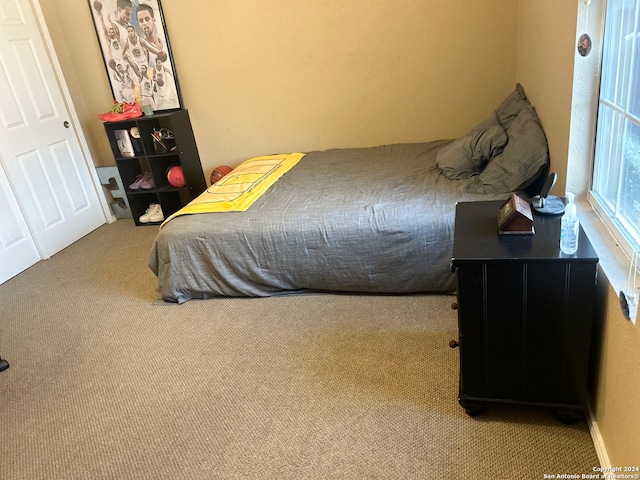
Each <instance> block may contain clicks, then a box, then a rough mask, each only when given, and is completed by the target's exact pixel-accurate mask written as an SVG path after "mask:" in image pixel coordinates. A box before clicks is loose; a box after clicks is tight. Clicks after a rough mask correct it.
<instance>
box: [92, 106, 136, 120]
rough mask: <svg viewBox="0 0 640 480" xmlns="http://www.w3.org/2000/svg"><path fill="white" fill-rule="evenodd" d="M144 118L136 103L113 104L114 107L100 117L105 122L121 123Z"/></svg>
mask: <svg viewBox="0 0 640 480" xmlns="http://www.w3.org/2000/svg"><path fill="white" fill-rule="evenodd" d="M141 116H142V110H141V109H140V107H139V106H138V104H136V103H127V102H121V103H118V102H113V107H111V110H110V111H109V112H107V113H101V114H99V115H98V118H99V119H100V120H104V121H105V122H119V121H122V120H129V119H130V118H137V117H141Z"/></svg>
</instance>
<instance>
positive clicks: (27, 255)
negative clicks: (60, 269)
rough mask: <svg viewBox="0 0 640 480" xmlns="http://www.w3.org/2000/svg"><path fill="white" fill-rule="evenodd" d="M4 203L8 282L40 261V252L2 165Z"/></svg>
mask: <svg viewBox="0 0 640 480" xmlns="http://www.w3.org/2000/svg"><path fill="white" fill-rule="evenodd" d="M0 206H1V207H0V225H1V226H2V227H1V228H0V283H4V282H6V281H7V280H9V279H10V278H11V277H13V276H14V275H17V274H18V273H20V272H22V271H23V270H25V269H26V268H29V267H30V266H31V265H33V264H34V263H36V262H38V261H39V260H40V254H39V253H38V249H37V248H36V244H35V243H34V242H33V238H32V237H31V233H30V232H29V228H28V227H27V224H26V223H25V221H24V218H23V216H22V212H21V211H20V207H19V206H18V202H16V199H15V197H14V195H13V191H12V190H11V186H10V185H9V181H8V180H7V176H6V175H5V174H4V170H3V169H2V168H0Z"/></svg>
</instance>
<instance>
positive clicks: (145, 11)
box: [88, 0, 183, 112]
mask: <svg viewBox="0 0 640 480" xmlns="http://www.w3.org/2000/svg"><path fill="white" fill-rule="evenodd" d="M88 2H89V8H90V10H91V15H92V19H93V25H94V28H95V31H96V36H97V38H98V44H99V45H100V50H101V53H102V58H103V61H104V66H105V69H106V72H107V76H108V77H109V84H110V85H111V93H112V95H113V99H114V101H115V102H118V103H120V102H127V103H137V104H138V105H140V106H141V107H142V108H143V110H145V111H150V110H153V111H154V112H163V111H170V110H175V109H182V108H183V104H182V95H181V93H180V86H179V83H178V76H177V72H176V68H175V62H174V59H173V54H172V52H171V45H170V43H169V35H168V33H167V28H166V24H165V19H164V14H163V12H162V6H161V4H160V0H145V2H144V3H142V2H139V1H138V0H133V1H132V0H88Z"/></svg>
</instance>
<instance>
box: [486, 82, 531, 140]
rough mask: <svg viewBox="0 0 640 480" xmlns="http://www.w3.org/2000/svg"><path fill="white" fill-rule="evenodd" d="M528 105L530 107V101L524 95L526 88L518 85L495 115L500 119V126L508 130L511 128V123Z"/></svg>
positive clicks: (496, 110)
mask: <svg viewBox="0 0 640 480" xmlns="http://www.w3.org/2000/svg"><path fill="white" fill-rule="evenodd" d="M527 105H529V100H527V96H526V95H525V93H524V88H523V87H522V85H520V84H519V83H518V84H516V88H515V90H514V91H513V92H511V94H510V95H509V96H508V97H507V98H505V99H504V101H503V102H502V103H501V104H500V106H499V107H498V108H496V109H495V111H494V112H493V114H494V115H495V116H496V117H497V118H498V122H500V125H502V127H503V128H504V129H505V130H507V129H508V128H509V127H510V126H511V122H513V120H514V119H515V118H516V117H517V116H518V114H519V113H520V112H521V111H522V109H523V108H524V107H526V106H527Z"/></svg>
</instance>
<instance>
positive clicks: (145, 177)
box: [129, 172, 155, 190]
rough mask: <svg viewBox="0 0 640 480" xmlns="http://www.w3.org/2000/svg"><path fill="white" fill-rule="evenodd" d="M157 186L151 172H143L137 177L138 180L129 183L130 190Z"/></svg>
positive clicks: (148, 188)
mask: <svg viewBox="0 0 640 480" xmlns="http://www.w3.org/2000/svg"><path fill="white" fill-rule="evenodd" d="M154 187H155V184H154V183H153V177H152V176H151V172H143V173H141V174H140V175H138V176H137V177H136V180H135V181H134V182H133V183H132V184H131V185H129V189H130V190H140V189H142V190H151V189H152V188H154Z"/></svg>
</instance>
